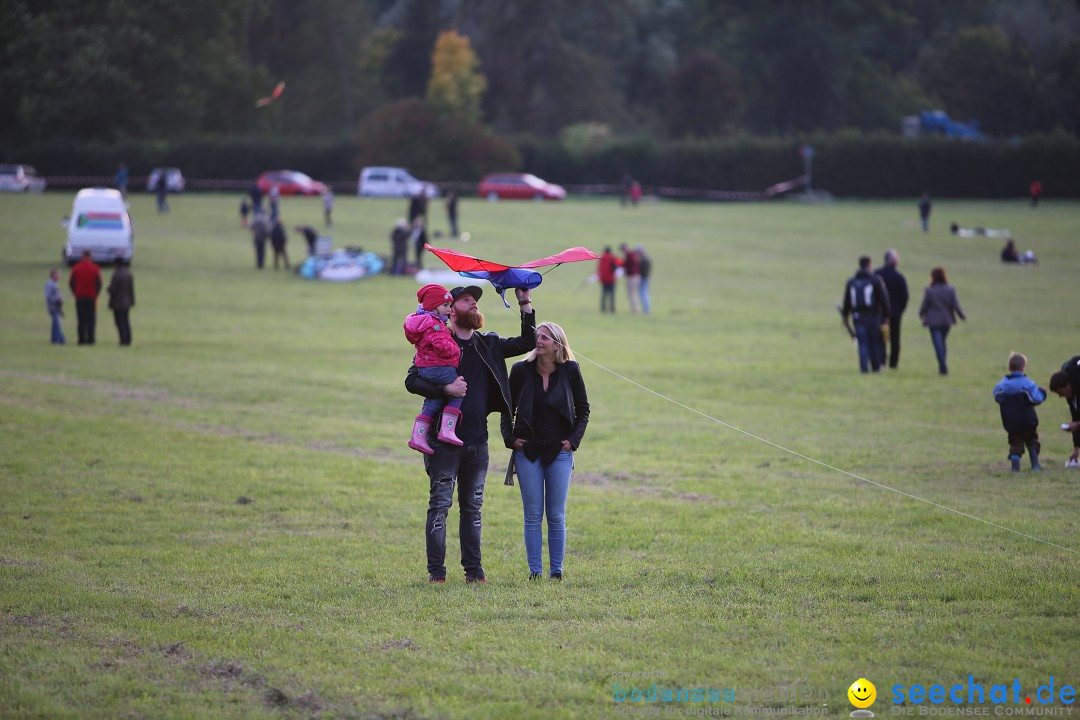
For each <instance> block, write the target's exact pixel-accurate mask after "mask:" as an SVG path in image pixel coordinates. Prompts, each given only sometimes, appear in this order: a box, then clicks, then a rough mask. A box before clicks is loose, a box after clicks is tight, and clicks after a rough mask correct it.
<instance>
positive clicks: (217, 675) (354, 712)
mask: <svg viewBox="0 0 1080 720" xmlns="http://www.w3.org/2000/svg"><path fill="white" fill-rule="evenodd" d="M0 638H6V639H14V638H20V639H22V640H23V641H28V642H29V641H32V642H34V643H35V644H37V645H40V646H43V647H42V649H43V650H44V651H46V652H48V649H49V648H53V649H55V650H56V651H58V652H65V648H66V654H68V655H70V656H72V657H74V658H81V657H84V656H92V657H94V658H96V659H94V660H91V661H89V662H86V663H82V664H79V665H77V666H76V668H75V671H76V673H77V674H78V675H82V676H84V678H85V680H84V682H87V683H91V684H93V683H94V678H95V677H105V676H109V675H113V674H116V673H128V672H130V671H131V670H135V671H136V672H138V674H139V676H140V677H142V678H143V681H144V682H148V683H150V684H152V685H155V686H157V687H160V688H162V689H163V690H166V692H167V689H168V688H172V689H174V690H177V691H179V692H180V693H181V694H182V695H184V696H189V697H197V696H200V695H207V694H214V695H218V696H219V697H220V699H219V700H217V702H220V703H222V704H224V703H227V702H229V701H230V697H231V698H235V697H236V696H238V695H239V696H240V697H241V698H243V700H244V701H246V702H248V703H250V704H253V705H257V706H260V707H262V708H264V709H266V710H268V711H272V712H273V711H280V712H283V713H286V714H287V715H294V714H296V713H299V714H300V715H302V716H304V717H334V718H350V717H364V718H390V717H393V718H411V717H415V716H414V714H413V713H412V712H411V711H409V710H390V709H386V708H383V709H382V710H376V709H374V708H378V707H379V706H380V705H382V702H380V701H379V700H374V699H364V701H363V702H361V699H360V698H357V697H354V696H351V695H345V696H340V697H335V698H328V697H324V696H321V695H319V694H317V693H316V692H315V691H314V690H312V689H310V686H309V683H307V682H304V681H302V680H300V679H298V678H295V677H282V678H277V679H274V678H271V677H268V675H267V674H266V673H263V672H261V671H259V670H257V669H255V668H253V667H251V666H250V665H248V664H245V663H244V662H241V661H239V660H235V659H224V658H216V659H215V658H210V657H202V656H201V655H200V654H199V653H197V652H194V651H192V650H190V649H188V648H187V647H186V646H185V645H184V643H183V642H182V641H181V642H174V643H166V644H162V645H152V646H149V645H144V644H140V643H138V642H136V641H135V640H133V639H131V638H130V637H123V636H120V635H109V636H105V637H101V636H94V635H93V634H91V633H89V632H88V631H87V630H86V629H85V628H82V627H81V626H80V623H79V622H78V621H77V620H76V619H73V618H72V617H71V616H70V615H64V616H62V617H53V616H49V615H44V614H10V613H4V614H0ZM406 647H407V645H406ZM383 650H384V651H386V650H387V648H385V647H384V648H383ZM286 675H291V673H288V672H286ZM39 682H40V680H39ZM46 682H47V681H46ZM106 682H111V681H109V680H106ZM61 702H63V703H64V704H65V705H67V704H69V703H70V705H69V709H71V710H75V711H78V710H79V709H80V708H79V707H78V702H79V698H78V697H71V696H68V697H62V699H61ZM120 702H121V705H120V706H118V707H114V708H113V710H115V711H116V712H117V713H118V714H122V711H123V705H122V701H120ZM194 707H199V705H198V704H196V705H195V706H194ZM98 709H100V708H98ZM174 709H182V707H178V708H174Z"/></svg>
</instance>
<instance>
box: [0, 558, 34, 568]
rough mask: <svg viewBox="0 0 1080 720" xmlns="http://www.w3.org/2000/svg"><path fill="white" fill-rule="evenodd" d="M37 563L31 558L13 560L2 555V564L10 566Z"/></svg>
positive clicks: (28, 565)
mask: <svg viewBox="0 0 1080 720" xmlns="http://www.w3.org/2000/svg"><path fill="white" fill-rule="evenodd" d="M36 564H37V563H33V562H30V561H29V560H13V559H11V558H6V557H0V565H7V566H8V567H34V565H36Z"/></svg>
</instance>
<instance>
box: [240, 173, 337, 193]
mask: <svg viewBox="0 0 1080 720" xmlns="http://www.w3.org/2000/svg"><path fill="white" fill-rule="evenodd" d="M255 184H256V185H258V186H259V189H260V190H262V191H263V192H264V193H268V192H270V188H272V187H274V186H275V185H277V188H278V192H280V193H281V194H282V195H322V194H323V193H325V192H326V185H324V184H322V183H321V182H319V181H318V180H312V179H311V178H310V177H308V176H307V175H305V174H304V173H302V172H296V171H294V170H268V171H267V172H264V173H263V174H262V175H260V176H259V177H258V179H256V180H255Z"/></svg>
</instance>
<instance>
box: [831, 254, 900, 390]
mask: <svg viewBox="0 0 1080 720" xmlns="http://www.w3.org/2000/svg"><path fill="white" fill-rule="evenodd" d="M840 313H841V315H843V317H844V325H845V326H847V327H848V331H849V332H850V333H851V334H852V336H853V337H855V338H856V340H857V341H858V343H859V371H860V372H868V371H869V370H873V371H874V372H878V371H880V370H881V366H882V365H884V364H885V342H884V340H882V337H881V326H882V325H883V324H885V323H888V322H889V316H890V315H892V310H891V307H890V305H889V293H888V291H887V290H886V289H885V283H883V282H882V281H881V278H880V277H878V276H877V275H875V274H874V264H873V262H872V261H871V260H870V258H869V257H867V256H866V255H863V256H862V257H861V258H859V270H858V271H857V272H856V273H855V276H854V277H852V278H851V279H850V280H848V281H847V284H846V285H845V286H844V304H843V305H842V306H841V310H840ZM849 317H853V318H854V319H855V328H854V329H852V328H851V327H850V326H848V325H847V323H848V318H849Z"/></svg>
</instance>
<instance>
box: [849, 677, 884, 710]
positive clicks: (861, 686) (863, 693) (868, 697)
mask: <svg viewBox="0 0 1080 720" xmlns="http://www.w3.org/2000/svg"><path fill="white" fill-rule="evenodd" d="M847 697H848V700H850V701H851V704H852V705H854V706H855V707H857V708H868V707H870V706H871V705H873V704H874V700H876V699H877V688H876V687H874V683H872V682H870V681H869V680H867V679H866V678H859V679H858V680H856V681H855V682H853V683H851V687H849V688H848V689H847Z"/></svg>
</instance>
